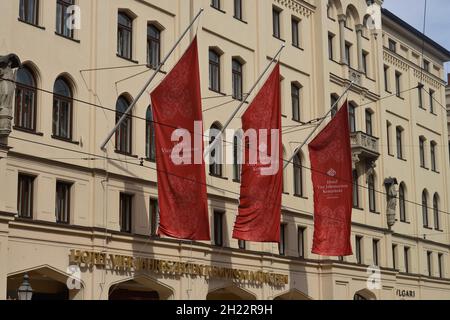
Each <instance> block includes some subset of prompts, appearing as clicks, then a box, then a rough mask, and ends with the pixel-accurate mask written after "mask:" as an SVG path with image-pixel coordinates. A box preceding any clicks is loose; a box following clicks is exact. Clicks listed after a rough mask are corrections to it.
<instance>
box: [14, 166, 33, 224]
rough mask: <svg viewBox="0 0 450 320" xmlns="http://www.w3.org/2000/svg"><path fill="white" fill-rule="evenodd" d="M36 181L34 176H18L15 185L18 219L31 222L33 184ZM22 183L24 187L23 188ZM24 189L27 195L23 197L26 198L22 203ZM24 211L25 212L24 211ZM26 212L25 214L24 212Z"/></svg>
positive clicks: (20, 174)
mask: <svg viewBox="0 0 450 320" xmlns="http://www.w3.org/2000/svg"><path fill="white" fill-rule="evenodd" d="M35 180H36V176H33V175H30V174H26V173H19V174H18V183H17V214H18V216H19V218H22V219H28V220H32V219H33V216H34V208H33V206H34V188H35V186H34V183H35ZM24 183H25V184H26V186H24ZM24 188H26V189H27V191H25V193H28V195H25V197H26V198H27V199H26V200H25V201H24V198H25V197H24V194H23V193H24V192H23V191H24ZM24 209H25V210H24ZM24 211H26V212H24Z"/></svg>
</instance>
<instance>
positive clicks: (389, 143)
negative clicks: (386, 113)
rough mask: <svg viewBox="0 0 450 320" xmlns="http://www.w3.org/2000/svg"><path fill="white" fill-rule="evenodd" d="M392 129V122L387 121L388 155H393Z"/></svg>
mask: <svg viewBox="0 0 450 320" xmlns="http://www.w3.org/2000/svg"><path fill="white" fill-rule="evenodd" d="M391 129H392V124H391V123H390V122H389V121H386V135H387V139H386V140H387V150H388V155H391V156H392V155H393V154H392V146H391Z"/></svg>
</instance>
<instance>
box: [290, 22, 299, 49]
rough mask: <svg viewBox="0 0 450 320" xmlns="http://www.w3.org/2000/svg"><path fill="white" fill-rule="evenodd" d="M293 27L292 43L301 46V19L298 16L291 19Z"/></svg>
mask: <svg viewBox="0 0 450 320" xmlns="http://www.w3.org/2000/svg"><path fill="white" fill-rule="evenodd" d="M291 29H292V45H293V46H294V47H297V48H300V21H299V20H298V18H296V17H292V19H291Z"/></svg>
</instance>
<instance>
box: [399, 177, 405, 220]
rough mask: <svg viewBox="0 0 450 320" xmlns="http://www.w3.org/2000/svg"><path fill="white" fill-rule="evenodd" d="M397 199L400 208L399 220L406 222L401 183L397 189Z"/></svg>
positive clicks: (403, 192)
mask: <svg viewBox="0 0 450 320" xmlns="http://www.w3.org/2000/svg"><path fill="white" fill-rule="evenodd" d="M398 200H399V210H400V221H401V222H406V193H405V185H404V184H403V183H402V184H400V187H399V189H398Z"/></svg>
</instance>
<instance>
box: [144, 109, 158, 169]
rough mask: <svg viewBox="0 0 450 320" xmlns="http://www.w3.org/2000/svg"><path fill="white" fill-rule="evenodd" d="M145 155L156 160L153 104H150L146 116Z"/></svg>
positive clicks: (153, 160) (149, 159)
mask: <svg viewBox="0 0 450 320" xmlns="http://www.w3.org/2000/svg"><path fill="white" fill-rule="evenodd" d="M149 115H150V116H149ZM145 157H146V158H147V160H148V161H151V162H155V161H156V135H155V122H154V121H153V110H152V106H148V108H147V112H146V117H145Z"/></svg>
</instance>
